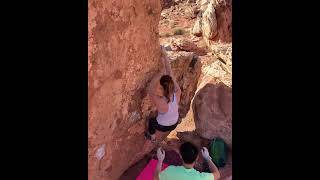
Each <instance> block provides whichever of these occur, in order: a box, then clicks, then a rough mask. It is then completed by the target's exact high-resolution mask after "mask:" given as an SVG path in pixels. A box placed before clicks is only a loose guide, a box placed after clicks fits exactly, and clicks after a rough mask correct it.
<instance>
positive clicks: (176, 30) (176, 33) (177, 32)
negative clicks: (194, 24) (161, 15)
mask: <svg viewBox="0 0 320 180" xmlns="http://www.w3.org/2000/svg"><path fill="white" fill-rule="evenodd" d="M184 33H185V31H184V30H183V29H175V30H174V32H173V34H174V35H183V34H184Z"/></svg>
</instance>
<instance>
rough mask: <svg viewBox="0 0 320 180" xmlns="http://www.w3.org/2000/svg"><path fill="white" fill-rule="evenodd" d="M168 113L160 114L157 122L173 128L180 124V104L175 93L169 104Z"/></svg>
mask: <svg viewBox="0 0 320 180" xmlns="http://www.w3.org/2000/svg"><path fill="white" fill-rule="evenodd" d="M168 106H169V107H168V111H167V112H165V113H162V112H158V116H157V121H158V123H159V124H160V125H162V126H172V125H174V124H176V123H177V122H178V119H179V112H178V109H179V107H178V103H177V99H176V95H175V93H174V94H173V98H172V102H171V101H170V102H169V103H168Z"/></svg>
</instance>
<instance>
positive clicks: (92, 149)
mask: <svg viewBox="0 0 320 180" xmlns="http://www.w3.org/2000/svg"><path fill="white" fill-rule="evenodd" d="M88 6H89V7H88V11H89V22H88V26H89V27H88V30H89V33H88V44H89V48H88V55H89V57H88V59H89V60H88V67H89V68H88V76H89V77H88V78H89V79H88V91H89V92H88V106H89V107H88V113H89V119H88V161H89V162H88V164H89V167H88V173H89V179H90V180H93V179H94V180H99V179H108V180H116V179H118V178H119V176H120V175H121V174H122V173H123V171H124V170H126V169H127V168H128V167H129V166H130V165H131V164H132V163H134V162H135V161H137V160H139V159H140V158H141V157H142V156H143V155H144V154H145V153H147V152H148V151H150V150H149V149H144V150H141V147H142V145H143V144H144V141H145V139H144V137H143V135H142V133H143V131H144V124H145V117H147V116H148V115H149V113H150V112H151V105H150V102H149V101H148V100H147V97H146V92H145V87H146V86H147V83H148V82H149V80H150V79H151V77H152V76H153V75H154V73H155V72H156V70H157V69H158V67H159V64H161V63H160V61H159V57H160V49H159V42H158V22H159V17H160V1H147V0H131V1H125V0H108V1H105V0H89V4H88ZM103 145H105V149H104V152H105V155H104V157H103V158H102V159H101V160H100V161H99V160H98V159H97V158H96V153H97V149H98V148H100V147H101V146H103ZM124 147H130V148H124Z"/></svg>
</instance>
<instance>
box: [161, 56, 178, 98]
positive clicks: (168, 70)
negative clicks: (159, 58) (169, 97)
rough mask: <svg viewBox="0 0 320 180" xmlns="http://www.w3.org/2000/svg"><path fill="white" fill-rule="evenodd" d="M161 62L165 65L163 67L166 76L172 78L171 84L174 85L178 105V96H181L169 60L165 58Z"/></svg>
mask: <svg viewBox="0 0 320 180" xmlns="http://www.w3.org/2000/svg"><path fill="white" fill-rule="evenodd" d="M163 61H164V64H165V65H164V66H165V71H166V74H168V75H169V76H171V77H172V80H173V83H174V89H175V92H176V96H177V102H178V103H179V102H180V96H181V89H180V86H179V84H178V83H177V81H176V78H175V77H174V75H173V72H172V69H171V65H170V60H169V58H168V57H167V56H166V57H165V58H164V59H163Z"/></svg>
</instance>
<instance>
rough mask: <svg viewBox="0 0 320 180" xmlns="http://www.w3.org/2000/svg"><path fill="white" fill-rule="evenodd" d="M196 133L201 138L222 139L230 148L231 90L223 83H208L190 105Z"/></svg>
mask: <svg viewBox="0 0 320 180" xmlns="http://www.w3.org/2000/svg"><path fill="white" fill-rule="evenodd" d="M192 109H193V114H194V121H195V126H196V132H197V133H198V134H199V135H200V136H201V137H203V138H206V139H213V138H215V137H221V138H223V139H224V140H225V141H226V143H227V144H228V145H229V146H230V147H231V146H232V90H231V88H230V87H228V86H226V85H225V84H223V83H214V82H212V83H208V84H206V85H205V86H204V87H203V88H201V89H199V91H198V92H197V94H196V95H195V97H194V100H193V103H192Z"/></svg>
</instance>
